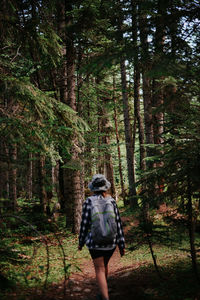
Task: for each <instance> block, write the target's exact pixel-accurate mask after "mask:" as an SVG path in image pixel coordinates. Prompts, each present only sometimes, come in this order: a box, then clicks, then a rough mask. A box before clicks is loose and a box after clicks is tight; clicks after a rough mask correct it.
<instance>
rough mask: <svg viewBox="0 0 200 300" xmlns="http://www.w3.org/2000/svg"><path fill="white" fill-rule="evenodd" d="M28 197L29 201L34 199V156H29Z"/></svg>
mask: <svg viewBox="0 0 200 300" xmlns="http://www.w3.org/2000/svg"><path fill="white" fill-rule="evenodd" d="M27 196H28V199H32V197H33V154H32V153H30V154H29V159H28V169H27Z"/></svg>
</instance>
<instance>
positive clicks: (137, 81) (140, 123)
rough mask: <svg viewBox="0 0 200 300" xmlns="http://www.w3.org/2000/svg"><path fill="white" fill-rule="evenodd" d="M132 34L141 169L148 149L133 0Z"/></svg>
mask: <svg viewBox="0 0 200 300" xmlns="http://www.w3.org/2000/svg"><path fill="white" fill-rule="evenodd" d="M131 4H132V36H133V46H134V113H135V118H136V119H137V123H138V130H139V141H140V169H141V170H143V171H144V170H145V169H146V163H145V157H146V151H145V146H144V143H145V142H144V125H143V119H142V117H141V114H140V96H139V89H140V67H139V50H138V45H137V40H138V34H137V33H138V27H139V24H138V11H137V1H134V0H132V1H131Z"/></svg>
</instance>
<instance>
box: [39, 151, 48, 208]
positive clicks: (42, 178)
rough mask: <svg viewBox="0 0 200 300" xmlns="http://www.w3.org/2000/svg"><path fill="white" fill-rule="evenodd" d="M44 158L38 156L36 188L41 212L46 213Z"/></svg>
mask: <svg viewBox="0 0 200 300" xmlns="http://www.w3.org/2000/svg"><path fill="white" fill-rule="evenodd" d="M45 177H46V171H45V157H44V156H42V155H40V154H39V155H38V188H39V199H40V207H41V212H43V213H46V206H47V194H46V189H45Z"/></svg>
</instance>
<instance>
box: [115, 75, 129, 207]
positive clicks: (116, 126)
mask: <svg viewBox="0 0 200 300" xmlns="http://www.w3.org/2000/svg"><path fill="white" fill-rule="evenodd" d="M115 89H116V86H115V76H114V75H113V102H114V122H115V136H116V143H117V154H118V163H119V177H120V184H121V193H122V199H123V203H124V206H126V204H127V203H126V192H125V188H124V178H123V171H122V159H121V149H120V140H119V131H118V120H117V100H116V96H115Z"/></svg>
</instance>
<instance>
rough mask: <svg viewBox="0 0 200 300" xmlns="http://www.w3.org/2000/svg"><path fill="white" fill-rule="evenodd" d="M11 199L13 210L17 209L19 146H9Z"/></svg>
mask: <svg viewBox="0 0 200 300" xmlns="http://www.w3.org/2000/svg"><path fill="white" fill-rule="evenodd" d="M9 158H10V167H9V199H10V201H11V208H12V209H13V211H16V210H17V166H16V162H17V146H16V145H13V146H10V147H9Z"/></svg>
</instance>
